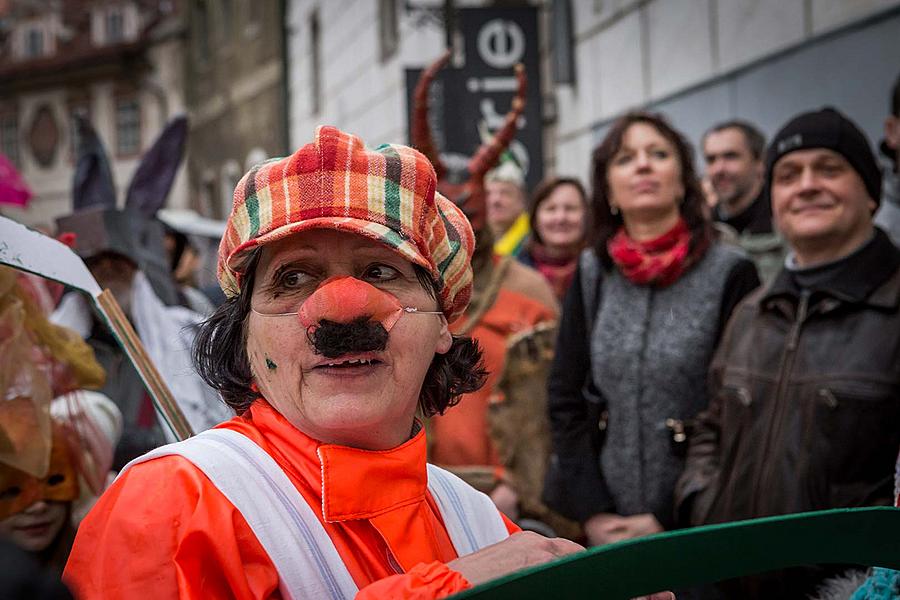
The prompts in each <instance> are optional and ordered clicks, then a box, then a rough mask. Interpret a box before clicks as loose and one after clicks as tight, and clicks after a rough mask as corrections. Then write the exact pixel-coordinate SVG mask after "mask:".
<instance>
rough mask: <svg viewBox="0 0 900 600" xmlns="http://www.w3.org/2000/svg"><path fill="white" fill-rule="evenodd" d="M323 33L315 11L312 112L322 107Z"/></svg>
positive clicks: (312, 19)
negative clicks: (321, 49)
mask: <svg viewBox="0 0 900 600" xmlns="http://www.w3.org/2000/svg"><path fill="white" fill-rule="evenodd" d="M320 36H321V33H320V32H319V13H318V12H313V13H312V15H310V17H309V43H310V49H309V59H310V62H311V63H312V64H311V69H310V70H311V82H310V86H309V90H310V94H311V98H310V108H311V110H310V112H311V113H312V114H314V115H317V114H319V111H320V110H321V108H322V64H321V60H322V58H321V51H320V48H321V45H322V40H321V39H320Z"/></svg>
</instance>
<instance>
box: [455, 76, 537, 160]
mask: <svg viewBox="0 0 900 600" xmlns="http://www.w3.org/2000/svg"><path fill="white" fill-rule="evenodd" d="M515 71H516V79H518V81H519V89H518V90H517V91H516V97H515V98H513V101H512V108H510V110H509V112H508V113H506V120H505V121H504V122H503V126H502V127H501V128H500V129H499V130H498V131H497V133H496V134H494V139H492V140H491V141H490V142H486V143H484V144H482V145H481V146H480V147H479V148H478V152H476V153H475V156H473V157H472V158H471V160H469V173H471V175H472V177H473V178H477V177H484V174H485V173H487V172H488V169H490V168H492V167H493V166H494V165H495V164H496V163H497V159H498V158H500V154H501V153H502V152H503V151H504V150H506V147H507V146H509V144H510V142H512V140H513V138H514V137H515V135H516V131H518V129H519V126H518V121H519V117H520V116H521V115H522V112H523V111H524V110H525V82H526V80H525V67H523V66H522V63H519V64H517V65H516V67H515Z"/></svg>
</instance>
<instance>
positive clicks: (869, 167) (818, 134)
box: [766, 107, 881, 204]
mask: <svg viewBox="0 0 900 600" xmlns="http://www.w3.org/2000/svg"><path fill="white" fill-rule="evenodd" d="M811 148H827V149H828V150H834V151H835V152H837V153H838V154H840V155H841V156H843V157H844V158H845V159H847V162H849V163H850V165H851V166H852V167H853V168H854V169H855V170H856V172H857V173H859V176H860V178H861V179H862V180H863V183H864V184H865V186H866V190H867V191H868V192H869V196H871V197H872V200H874V201H875V204H879V203H880V202H881V171H880V170H879V169H878V163H877V162H875V155H874V154H872V148H871V146H869V141H868V140H867V139H866V136H865V134H864V133H863V132H862V131H860V129H859V127H857V126H856V124H855V123H853V121H851V120H850V119H848V118H847V117H845V116H844V115H843V114H841V113H840V112H838V111H837V110H835V109H833V108H831V107H826V108H823V109H822V110H819V111H815V112H808V113H803V114H801V115H798V116H796V117H794V118H793V119H791V120H790V121H789V122H788V123H787V125H785V126H784V127H782V128H781V131H779V132H778V133H777V134H775V137H773V138H772V143H771V144H769V149H768V152H767V156H766V181H767V182H768V185H769V187H770V188H771V186H772V169H773V168H774V167H775V163H776V162H778V160H779V159H780V158H781V157H782V156H784V155H785V154H788V153H790V152H793V151H795V150H807V149H811Z"/></svg>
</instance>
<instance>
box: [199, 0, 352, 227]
mask: <svg viewBox="0 0 900 600" xmlns="http://www.w3.org/2000/svg"><path fill="white" fill-rule="evenodd" d="M328 4H335V5H340V4H342V3H341V2H334V3H328ZM284 10H285V7H284V3H283V2H280V1H266V2H260V1H258V0H192V1H191V2H190V7H189V10H188V18H189V36H188V45H187V49H186V55H185V59H186V63H187V76H186V88H185V93H186V97H187V103H188V106H189V116H190V135H189V137H188V170H189V173H190V188H191V208H193V209H194V210H196V211H197V212H199V213H201V214H203V215H206V216H208V217H211V218H215V219H224V218H225V217H227V216H228V214H229V212H230V210H231V203H232V194H233V192H234V187H235V185H236V184H237V182H238V180H239V179H240V177H241V176H242V175H243V174H244V173H245V172H246V171H247V170H249V169H250V167H252V166H253V165H255V164H257V163H259V162H261V161H263V160H265V159H266V158H269V157H272V156H281V155H284V154H285V153H287V118H286V113H285V92H286V88H285V77H284V61H285V56H284V52H285V47H284V39H285V38H284V31H285V16H284Z"/></svg>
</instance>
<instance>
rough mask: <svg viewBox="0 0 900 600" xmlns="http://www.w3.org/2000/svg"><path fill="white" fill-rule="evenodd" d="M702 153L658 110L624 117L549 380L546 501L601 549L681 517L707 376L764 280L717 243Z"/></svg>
mask: <svg viewBox="0 0 900 600" xmlns="http://www.w3.org/2000/svg"><path fill="white" fill-rule="evenodd" d="M693 165H694V161H693V156H692V151H691V148H690V146H689V145H688V143H687V142H686V141H685V140H684V138H683V137H682V136H681V135H680V134H679V133H678V132H677V131H675V130H674V129H672V127H671V126H670V125H669V124H668V123H667V122H666V121H665V119H663V118H662V117H661V116H659V115H655V114H650V113H631V114H627V115H625V116H623V117H622V118H620V119H619V120H618V121H616V123H615V124H614V125H613V126H612V129H611V130H610V132H609V133H608V135H607V136H606V138H605V139H604V140H603V142H602V143H601V144H600V146H599V147H597V149H596V150H595V151H594V156H593V188H594V190H593V194H594V195H593V207H592V208H593V212H594V222H595V226H594V232H593V235H594V239H595V240H596V244H595V245H594V247H593V248H589V249H587V250H585V251H584V252H583V253H582V255H581V257H580V259H579V265H578V269H577V271H576V273H575V277H574V280H573V282H572V286H571V288H570V290H569V293H568V295H567V296H566V301H565V305H564V308H563V316H562V320H561V323H560V332H559V337H558V341H557V350H556V351H557V354H556V357H555V360H554V365H553V368H552V371H551V375H550V380H549V384H548V392H549V410H550V420H551V429H552V433H553V444H554V464H553V468H551V475H550V476H548V481H547V487H546V492H545V495H546V500H547V501H548V503H549V504H550V505H551V508H555V509H556V510H557V511H559V512H561V513H562V514H564V515H566V516H568V517H570V518H573V519H576V520H578V521H580V522H581V523H583V525H584V528H585V532H586V534H587V538H588V541H589V542H590V543H591V544H592V545H599V544H605V543H610V542H615V541H618V540H622V539H627V538H632V537H636V536H640V535H645V534H649V533H654V532H658V531H661V530H663V529H667V528H670V527H672V526H673V524H674V515H673V514H672V513H673V503H672V492H673V489H674V486H675V481H676V479H677V478H678V476H679V474H680V473H681V470H682V468H683V452H684V449H685V448H686V446H687V444H686V435H688V434H689V429H690V427H689V424H690V420H691V419H692V418H693V417H694V415H695V414H696V413H697V412H698V411H700V410H701V409H703V408H704V407H705V406H706V404H707V398H706V392H705V379H706V370H707V366H708V363H709V361H710V358H711V357H712V354H713V349H714V348H715V346H716V344H717V342H718V339H719V336H720V334H721V332H722V328H723V327H724V326H725V323H726V321H727V320H728V317H729V315H730V314H731V311H732V309H733V308H734V307H735V305H736V304H737V303H738V302H739V301H740V300H741V299H742V298H743V297H744V296H745V295H746V294H747V293H749V292H750V291H751V290H752V289H753V288H755V287H756V286H757V285H758V284H759V279H758V277H757V274H756V270H755V268H754V266H753V263H752V262H751V261H750V260H749V259H748V258H746V257H745V256H744V255H743V254H741V253H740V250H738V249H734V248H731V247H728V246H725V245H722V244H720V243H718V242H716V241H715V240H713V239H712V236H711V234H710V225H709V222H708V221H707V219H706V218H705V217H704V213H703V202H704V199H703V194H702V192H701V189H700V184H699V181H698V180H697V177H696V175H695V173H694V166H693Z"/></svg>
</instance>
